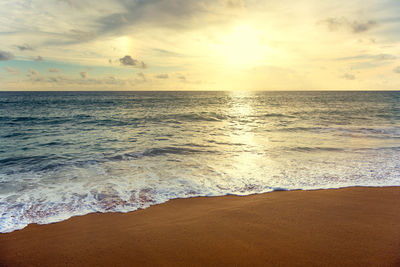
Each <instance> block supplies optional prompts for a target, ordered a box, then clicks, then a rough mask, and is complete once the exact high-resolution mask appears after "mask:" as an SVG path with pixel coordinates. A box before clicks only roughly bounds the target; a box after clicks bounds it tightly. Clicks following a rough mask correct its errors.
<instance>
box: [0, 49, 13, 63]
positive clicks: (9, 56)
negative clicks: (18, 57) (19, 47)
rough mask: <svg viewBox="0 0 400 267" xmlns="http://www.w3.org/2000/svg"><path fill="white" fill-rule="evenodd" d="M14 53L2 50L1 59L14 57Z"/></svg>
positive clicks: (0, 52)
mask: <svg viewBox="0 0 400 267" xmlns="http://www.w3.org/2000/svg"><path fill="white" fill-rule="evenodd" d="M13 58H14V56H13V54H11V53H9V52H5V51H1V50H0V61H7V60H11V59H13Z"/></svg>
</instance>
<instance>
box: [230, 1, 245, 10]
mask: <svg viewBox="0 0 400 267" xmlns="http://www.w3.org/2000/svg"><path fill="white" fill-rule="evenodd" d="M226 6H227V7H228V8H243V7H244V2H243V0H228V1H226Z"/></svg>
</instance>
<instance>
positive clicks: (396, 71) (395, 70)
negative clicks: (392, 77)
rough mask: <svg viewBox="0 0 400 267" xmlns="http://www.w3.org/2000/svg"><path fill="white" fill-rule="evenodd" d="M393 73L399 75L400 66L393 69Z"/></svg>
mask: <svg viewBox="0 0 400 267" xmlns="http://www.w3.org/2000/svg"><path fill="white" fill-rule="evenodd" d="M393 71H394V72H395V73H399V74H400V66H397V67H396V68H394V69H393Z"/></svg>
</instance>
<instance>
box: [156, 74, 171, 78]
mask: <svg viewBox="0 0 400 267" xmlns="http://www.w3.org/2000/svg"><path fill="white" fill-rule="evenodd" d="M156 78H157V79H168V78H169V76H168V74H158V75H156Z"/></svg>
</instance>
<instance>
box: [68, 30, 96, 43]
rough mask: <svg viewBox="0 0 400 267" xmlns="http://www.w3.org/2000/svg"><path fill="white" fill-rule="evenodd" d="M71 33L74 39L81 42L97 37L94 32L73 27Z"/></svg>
mask: <svg viewBox="0 0 400 267" xmlns="http://www.w3.org/2000/svg"><path fill="white" fill-rule="evenodd" d="M70 33H71V37H72V38H73V39H75V40H77V41H80V42H86V41H90V40H93V39H95V38H96V34H95V33H94V32H88V31H81V30H76V29H72V30H70Z"/></svg>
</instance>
